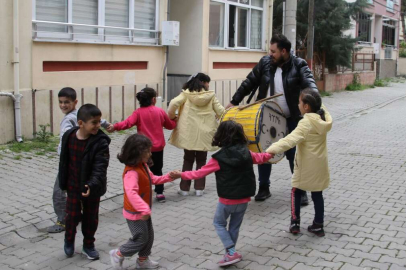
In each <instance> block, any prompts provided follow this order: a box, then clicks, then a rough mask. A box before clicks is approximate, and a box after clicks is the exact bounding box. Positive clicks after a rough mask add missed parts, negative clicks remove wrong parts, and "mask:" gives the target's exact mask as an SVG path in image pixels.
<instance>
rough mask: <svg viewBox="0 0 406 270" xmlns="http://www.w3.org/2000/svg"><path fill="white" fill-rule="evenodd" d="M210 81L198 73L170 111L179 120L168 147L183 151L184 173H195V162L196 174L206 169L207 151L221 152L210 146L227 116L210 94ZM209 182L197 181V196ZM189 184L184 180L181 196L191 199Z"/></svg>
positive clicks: (186, 85) (213, 95) (214, 96)
mask: <svg viewBox="0 0 406 270" xmlns="http://www.w3.org/2000/svg"><path fill="white" fill-rule="evenodd" d="M209 83H210V77H209V76H208V75H206V74H204V73H197V74H195V75H193V76H191V77H190V79H189V80H188V81H187V82H186V83H185V85H184V86H183V90H182V93H180V95H179V96H177V97H176V98H174V99H173V100H172V101H171V102H170V104H169V108H168V115H169V118H171V119H174V118H176V114H175V113H176V110H178V111H179V119H178V123H177V126H176V128H175V129H174V130H173V132H172V135H171V138H170V139H169V143H170V144H172V145H174V146H176V147H178V148H181V149H184V151H185V155H184V157H183V168H182V171H192V170H193V164H194V163H195V162H196V170H198V169H200V168H201V167H203V166H204V165H206V159H207V151H215V150H217V149H218V148H217V147H214V146H212V145H211V143H212V140H213V136H214V134H215V133H216V131H217V127H218V123H217V120H216V117H217V118H220V116H221V115H222V114H223V112H224V107H223V106H222V105H221V104H220V102H219V101H218V100H217V98H216V94H215V93H214V91H213V90H209ZM205 183H206V179H205V178H204V177H203V178H201V179H196V181H194V187H195V190H196V196H202V195H203V192H204V188H205ZM190 185H191V182H190V181H184V180H181V182H180V189H179V194H181V195H183V196H187V195H189V190H190Z"/></svg>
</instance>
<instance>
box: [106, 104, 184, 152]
mask: <svg viewBox="0 0 406 270" xmlns="http://www.w3.org/2000/svg"><path fill="white" fill-rule="evenodd" d="M133 126H137V132H138V133H140V134H143V135H145V136H147V137H148V138H149V139H150V140H151V141H152V149H151V151H152V152H159V151H162V150H163V149H164V147H165V137H164V131H163V129H162V127H164V128H166V129H169V130H172V129H174V128H175V127H176V122H175V121H173V120H171V119H169V117H168V115H167V114H166V112H165V111H164V110H163V109H161V108H159V107H156V106H154V105H151V106H148V107H141V108H138V109H137V110H135V111H134V112H133V113H132V114H131V115H130V116H129V117H128V118H127V119H125V120H124V121H121V122H119V123H116V124H114V129H115V130H125V129H129V128H131V127H133Z"/></svg>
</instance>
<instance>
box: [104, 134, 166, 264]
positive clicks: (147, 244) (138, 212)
mask: <svg viewBox="0 0 406 270" xmlns="http://www.w3.org/2000/svg"><path fill="white" fill-rule="evenodd" d="M152 147H153V144H152V142H151V140H150V139H148V138H147V137H146V136H144V135H141V134H134V135H131V136H130V137H128V139H127V140H126V142H125V143H124V145H123V147H122V149H121V153H120V154H118V156H117V158H118V159H119V161H120V162H121V163H124V164H125V168H124V172H123V186H124V207H123V216H124V218H125V219H126V220H127V224H128V227H129V229H130V232H131V235H132V237H131V238H130V239H129V240H128V241H127V243H125V244H124V245H122V246H120V247H119V248H118V249H113V250H111V251H110V260H111V264H112V265H113V267H114V268H115V269H122V265H123V261H124V258H125V257H131V256H133V255H135V254H137V253H138V256H139V257H138V259H137V261H136V268H137V269H153V268H158V266H159V264H158V262H155V261H153V260H151V259H150V258H149V255H150V254H151V249H152V245H153V243H154V229H153V227H152V219H151V216H150V215H151V207H152V185H162V184H164V183H167V182H171V181H173V180H174V178H173V177H172V178H171V176H170V174H166V175H164V176H157V175H154V174H153V173H152V172H151V171H150V170H149V168H148V165H147V162H148V160H149V159H150V157H151V155H152V154H151V149H152Z"/></svg>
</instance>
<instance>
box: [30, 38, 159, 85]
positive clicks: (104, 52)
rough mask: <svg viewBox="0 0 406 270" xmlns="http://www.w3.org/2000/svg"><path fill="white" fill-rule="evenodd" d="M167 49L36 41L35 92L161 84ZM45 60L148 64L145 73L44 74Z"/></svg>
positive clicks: (33, 57)
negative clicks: (136, 62) (137, 62)
mask: <svg viewBox="0 0 406 270" xmlns="http://www.w3.org/2000/svg"><path fill="white" fill-rule="evenodd" d="M164 56H165V52H164V47H162V46H148V47H147V46H145V47H144V46H127V45H100V44H80V43H55V42H34V43H33V48H32V66H33V83H32V87H33V88H34V89H59V88H61V87H65V86H71V87H92V86H100V85H126V84H137V83H144V84H145V83H151V82H159V81H160V80H161V78H162V69H163V66H164V64H165V63H164ZM44 61H76V62H84V61H107V62H111V61H146V62H148V66H147V69H145V70H103V71H56V72H44V71H43V62H44Z"/></svg>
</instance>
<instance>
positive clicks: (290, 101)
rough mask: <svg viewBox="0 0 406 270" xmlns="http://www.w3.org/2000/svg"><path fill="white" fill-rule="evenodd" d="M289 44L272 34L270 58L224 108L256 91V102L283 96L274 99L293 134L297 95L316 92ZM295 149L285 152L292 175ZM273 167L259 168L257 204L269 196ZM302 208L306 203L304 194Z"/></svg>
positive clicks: (310, 76)
mask: <svg viewBox="0 0 406 270" xmlns="http://www.w3.org/2000/svg"><path fill="white" fill-rule="evenodd" d="M291 47H292V45H291V43H290V41H289V40H288V39H287V38H286V37H285V36H284V35H275V36H273V37H272V39H271V47H270V52H269V55H266V56H264V57H262V58H261V60H260V61H259V63H258V64H257V65H256V66H255V67H254V68H253V69H252V71H251V72H250V73H249V74H248V76H247V79H246V80H245V81H243V82H242V83H241V86H240V87H239V88H238V90H237V92H236V93H235V94H234V96H233V98H232V100H231V102H230V104H229V105H228V106H227V108H230V107H232V106H237V105H238V104H239V103H240V102H241V101H242V100H243V98H244V97H245V96H248V95H250V97H249V99H248V103H249V102H250V100H251V99H252V97H253V96H254V94H255V92H256V91H257V89H258V88H259V91H258V95H257V100H260V99H263V98H266V97H269V96H273V95H276V94H280V93H282V94H283V96H280V97H278V98H275V99H273V100H272V101H274V102H276V103H277V104H278V105H279V106H280V107H281V108H282V110H283V112H284V114H285V116H286V119H287V128H288V130H289V133H290V132H292V131H293V130H294V129H295V128H296V126H297V124H298V122H299V120H300V111H299V108H298V103H299V95H300V91H301V90H302V89H305V88H307V87H310V88H312V89H314V90H315V91H318V90H317V86H316V83H315V81H314V77H313V74H312V72H311V70H310V69H309V67H308V65H307V63H306V61H305V60H303V59H301V58H299V57H296V56H294V55H293V54H291V53H290V51H291ZM295 151H296V148H293V149H290V150H288V151H287V152H286V158H287V159H288V160H289V165H290V170H291V172H292V173H293V168H294V163H293V162H294V158H295ZM271 169H272V164H268V163H265V164H262V165H258V174H259V189H258V194H257V195H256V196H255V200H256V201H264V200H266V199H267V198H269V197H271V192H270V190H269V186H270V183H271V181H270V176H271ZM304 194H305V195H304V197H303V198H302V205H307V204H308V203H309V201H308V198H307V195H306V193H304Z"/></svg>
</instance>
